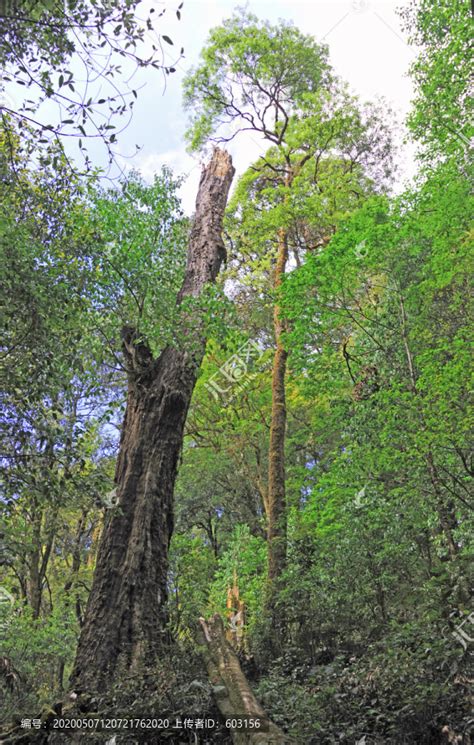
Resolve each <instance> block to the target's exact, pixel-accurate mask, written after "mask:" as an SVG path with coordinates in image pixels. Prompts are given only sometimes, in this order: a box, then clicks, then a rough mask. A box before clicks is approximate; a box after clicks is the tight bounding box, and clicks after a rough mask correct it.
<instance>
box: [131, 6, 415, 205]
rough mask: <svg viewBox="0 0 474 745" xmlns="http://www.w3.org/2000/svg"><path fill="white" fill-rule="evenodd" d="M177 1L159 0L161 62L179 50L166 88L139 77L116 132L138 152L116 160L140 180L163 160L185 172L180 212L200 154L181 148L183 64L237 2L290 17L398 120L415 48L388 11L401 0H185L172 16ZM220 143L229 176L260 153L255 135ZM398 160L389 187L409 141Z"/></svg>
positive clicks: (155, 78)
mask: <svg viewBox="0 0 474 745" xmlns="http://www.w3.org/2000/svg"><path fill="white" fill-rule="evenodd" d="M179 1H180V0H178V2H176V3H174V4H173V3H170V2H167V3H166V8H167V10H166V13H165V15H164V16H163V17H162V18H161V19H160V23H161V26H160V28H159V29H158V30H159V31H160V32H161V33H162V34H167V35H168V36H170V37H171V39H172V40H173V42H174V46H173V47H170V46H169V45H166V44H165V45H164V46H165V47H166V54H167V63H168V64H171V63H173V62H174V60H175V56H174V55H175V50H178V51H179V48H180V47H184V50H185V51H184V55H185V56H184V58H183V59H182V60H181V61H180V62H179V63H178V65H177V66H176V67H177V72H176V73H174V74H173V75H170V76H169V77H168V78H167V85H166V90H164V85H163V77H162V75H161V74H160V73H159V72H157V71H153V70H147V71H144V73H143V74H142V80H140V82H143V83H145V86H144V88H142V89H141V90H140V92H139V96H138V101H137V103H136V104H135V109H134V116H133V120H132V122H131V124H130V125H129V127H128V129H127V130H126V131H125V132H124V133H123V134H122V135H121V137H120V149H121V152H122V153H124V154H130V153H133V152H134V147H135V144H139V145H140V146H141V150H140V152H139V153H138V154H137V155H135V156H134V157H133V159H131V160H126V161H124V164H125V167H126V168H129V167H134V168H136V169H138V170H140V171H141V173H142V174H143V176H144V177H145V178H146V179H147V180H150V179H152V178H153V174H154V173H155V172H159V171H160V170H161V166H162V165H163V164H167V165H169V166H170V167H171V168H172V169H173V170H174V171H175V172H176V173H179V174H187V177H186V181H185V183H184V185H183V187H182V189H181V195H182V199H183V206H184V208H185V210H186V212H188V213H190V212H192V210H193V206H194V200H195V197H196V192H197V186H198V182H199V175H200V170H201V165H202V161H201V160H200V156H199V155H193V156H190V155H188V154H187V153H186V145H185V141H184V132H185V129H186V122H187V119H186V113H185V112H184V110H183V107H182V90H181V83H182V80H183V77H184V74H185V73H186V72H187V70H189V68H190V67H192V66H194V65H196V64H197V63H198V61H199V53H200V50H201V49H202V47H203V45H204V44H205V41H206V38H207V36H208V33H209V31H210V29H211V28H213V27H214V26H216V25H219V24H220V23H222V21H223V20H224V19H225V18H228V17H229V16H230V15H232V12H233V10H234V9H235V8H236V7H238V6H240V7H244V8H245V9H246V10H248V11H250V12H251V13H254V14H255V15H257V16H258V17H259V18H262V19H268V20H269V21H271V22H277V21H278V20H279V19H285V20H286V21H292V22H293V23H294V24H295V25H296V26H297V27H298V28H299V29H300V30H301V31H303V32H304V33H306V34H311V35H312V36H314V37H315V39H316V40H317V41H319V42H324V43H326V44H328V45H329V53H330V61H331V63H332V65H333V67H334V69H335V71H336V73H337V74H338V75H339V76H340V77H341V78H342V79H344V80H345V81H347V82H348V83H349V86H350V88H351V89H352V91H353V92H354V93H356V94H358V95H359V96H360V97H361V98H362V99H363V100H374V99H376V98H379V97H381V96H382V97H384V98H385V99H386V100H387V102H388V103H389V104H390V106H391V108H393V109H394V110H395V112H396V115H397V118H398V120H399V122H400V123H403V121H404V119H405V117H406V114H407V113H408V111H409V108H410V101H411V99H412V97H413V89H412V85H411V81H410V79H409V78H408V77H407V72H408V68H409V65H410V63H411V62H412V61H413V59H414V57H415V54H416V50H414V49H413V48H412V47H409V46H408V44H407V43H406V41H405V35H404V32H403V31H402V30H401V27H400V26H401V24H400V18H399V16H398V15H397V13H396V9H397V8H400V7H403V6H404V5H407V4H408V3H407V0H396V1H395V2H392V1H391V0H347V1H346V0H332V2H328V1H323V0H306V1H303V0H293V2H284V1H283V0H247V2H243V1H242V0H240V2H235V1H232V0H185V1H184V3H183V7H182V9H181V20H179V21H178V19H177V18H176V14H175V10H176V8H177V7H178V5H179ZM155 5H157V4H156V2H155ZM160 5H161V4H160ZM227 147H228V149H229V151H230V153H231V155H232V157H233V161H234V165H235V166H236V170H237V175H239V174H241V173H243V172H244V171H245V170H246V168H247V167H248V165H249V164H250V163H251V162H252V161H254V160H255V159H256V157H257V156H258V155H259V154H260V153H261V152H263V148H262V145H261V143H259V142H258V140H256V138H255V136H251V135H247V134H245V133H242V134H241V135H239V137H237V138H236V139H235V140H234V141H233V142H231V143H229V144H228V146H227ZM399 164H400V175H399V179H398V188H397V189H396V190H397V191H399V190H401V186H402V183H403V182H404V181H405V180H406V179H407V178H409V177H410V176H411V175H413V171H414V168H413V150H412V148H410V147H402V151H401V152H400V155H399ZM235 181H236V179H235V180H234V183H235Z"/></svg>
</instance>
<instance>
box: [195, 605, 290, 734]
mask: <svg viewBox="0 0 474 745" xmlns="http://www.w3.org/2000/svg"><path fill="white" fill-rule="evenodd" d="M199 621H200V623H201V627H202V631H203V640H202V641H203V653H204V658H205V661H206V666H207V671H208V673H209V679H210V681H211V684H212V687H213V691H214V697H215V699H216V703H217V706H218V708H219V711H220V712H221V714H222V717H223V718H224V719H235V718H243V717H245V718H246V719H254V720H255V719H257V720H259V724H260V725H261V726H260V727H259V728H258V729H251V730H249V729H247V730H245V729H240V730H238V729H236V730H231V735H232V741H233V742H234V743H235V744H236V745H264V744H265V745H269V744H270V743H272V745H283V743H289V742H290V739H289V738H288V737H287V736H286V735H285V733H284V732H283V731H282V730H281V729H280V728H279V727H277V726H276V724H274V723H273V722H272V721H271V720H270V719H269V718H268V715H267V714H266V712H265V711H264V709H263V708H262V707H261V706H260V704H259V703H258V701H257V699H256V698H255V696H254V694H253V692H252V689H251V688H250V686H249V684H248V681H247V678H246V677H245V675H244V674H243V672H242V669H241V667H240V663H239V660H238V658H237V655H236V654H235V652H234V651H233V649H232V647H231V646H230V644H229V643H228V641H227V640H226V638H225V632H224V624H223V623H222V619H221V617H220V616H219V615H218V614H216V615H215V616H213V617H212V618H211V619H210V620H209V621H205V620H204V618H200V619H199Z"/></svg>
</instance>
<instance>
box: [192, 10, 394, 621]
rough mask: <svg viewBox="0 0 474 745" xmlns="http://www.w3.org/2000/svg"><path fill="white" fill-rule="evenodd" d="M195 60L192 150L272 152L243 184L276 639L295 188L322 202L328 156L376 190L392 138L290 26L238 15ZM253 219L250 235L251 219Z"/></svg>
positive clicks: (350, 177) (340, 174) (341, 173)
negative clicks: (264, 323) (250, 136)
mask: <svg viewBox="0 0 474 745" xmlns="http://www.w3.org/2000/svg"><path fill="white" fill-rule="evenodd" d="M201 57H202V62H201V64H200V65H199V66H198V67H197V69H196V70H194V71H191V73H190V74H189V75H188V77H187V79H186V81H185V84H184V87H185V103H186V104H187V106H188V107H189V108H192V110H193V114H192V117H191V126H190V130H189V133H188V137H189V141H190V145H191V147H192V148H197V147H200V146H202V145H203V143H205V142H207V141H209V140H210V141H224V142H226V141H228V140H230V139H232V138H233V137H234V136H235V135H236V134H237V133H238V132H241V131H245V130H251V131H253V132H255V133H258V134H259V135H260V136H261V137H262V139H263V141H264V142H265V143H268V145H270V149H269V150H268V152H267V153H266V154H265V155H264V156H262V157H261V158H260V160H259V162H258V163H257V164H256V165H254V166H253V169H252V173H253V176H249V177H247V182H246V183H247V185H248V186H249V190H248V194H247V199H248V200H249V202H250V199H252V198H256V199H257V200H258V201H259V206H258V208H257V210H256V212H257V213H258V217H259V218H261V217H262V210H263V209H265V210H266V212H267V214H266V216H265V219H264V220H262V222H261V226H260V227H259V228H258V229H257V230H258V231H259V233H262V232H263V233H264V234H265V235H264V236H263V241H262V243H263V245H262V246H261V247H260V246H259V248H260V251H262V253H263V251H268V253H269V254H270V256H271V272H272V281H271V288H272V289H271V291H272V294H273V297H274V305H273V336H274V345H275V346H274V357H273V369H272V407H271V423H270V432H269V446H268V487H267V494H266V511H267V524H268V580H269V592H268V597H269V608H270V609H271V610H270V614H271V617H272V626H273V631H274V632H275V631H276V627H277V626H278V622H277V616H278V615H279V614H278V613H277V611H276V609H275V608H274V604H275V589H274V588H275V586H276V585H277V584H278V581H279V579H280V577H281V575H282V572H283V570H284V568H285V564H286V533H287V527H286V520H287V511H286V494H285V432H286V424H287V405H286V394H285V378H286V368H287V360H288V349H287V347H286V345H285V342H284V335H285V331H286V325H285V323H284V321H283V318H282V315H281V309H280V304H279V300H278V295H279V292H280V289H281V286H282V282H283V278H284V276H285V273H286V271H287V267H288V261H289V244H290V230H291V227H292V225H293V226H294V224H295V220H294V210H295V209H296V210H298V203H299V202H301V201H302V199H301V192H300V191H299V190H298V189H299V187H300V188H301V189H303V188H304V187H302V183H303V182H304V181H307V180H308V177H309V174H310V173H313V172H314V178H313V182H314V186H313V193H314V194H317V193H318V191H319V193H322V192H323V191H324V189H325V187H326V186H327V184H328V182H326V181H325V178H324V176H323V179H322V181H323V182H324V186H323V184H322V183H320V182H319V181H318V178H319V175H320V173H322V172H324V171H326V175H327V172H328V171H331V166H330V165H329V166H328V165H327V164H326V161H329V159H330V158H331V157H332V158H333V159H334V164H333V171H334V172H333V176H334V177H335V178H336V180H337V181H338V186H339V184H341V183H344V185H345V187H346V189H347V190H348V191H349V190H350V187H349V186H348V184H349V183H350V182H351V181H352V182H356V181H357V180H358V179H359V183H358V184H357V188H358V190H359V191H360V189H361V180H363V179H370V176H372V178H373V179H374V180H375V181H377V180H380V179H378V177H380V176H381V177H382V179H383V177H385V176H386V175H387V173H388V170H389V168H388V165H387V163H388V161H389V154H390V138H389V136H388V135H387V132H386V130H385V128H384V126H383V124H382V122H381V120H380V118H379V117H378V115H377V112H376V111H375V110H374V109H370V107H369V108H368V109H367V110H366V111H365V112H363V111H362V110H361V108H360V107H359V106H358V105H357V102H356V101H354V100H353V99H351V98H350V96H349V95H348V94H347V92H346V90H345V89H344V87H343V86H342V85H341V84H340V83H339V82H338V81H337V80H336V79H335V78H334V76H333V74H332V72H331V69H330V66H329V63H328V60H327V49H326V48H325V47H323V46H319V45H317V44H316V43H315V42H314V40H313V39H312V38H310V37H308V36H304V35H303V34H301V32H299V31H298V30H297V29H295V28H294V27H293V26H291V25H289V24H283V23H281V24H280V25H279V26H271V25H270V24H268V23H261V22H259V21H258V19H256V18H255V17H254V16H251V15H248V14H245V13H240V14H238V15H235V16H233V17H232V18H231V19H230V21H229V22H227V23H226V24H225V26H222V27H218V28H216V29H214V30H213V31H212V32H211V35H210V38H209V41H208V43H207V45H206V47H205V49H204V50H203V52H202V55H201ZM337 161H338V162H337ZM371 167H372V170H373V172H372V174H370V169H371ZM375 171H377V173H375ZM336 174H337V175H336ZM372 183H373V182H372ZM300 185H301V186H300ZM353 185H354V184H353ZM379 185H380V184H379ZM329 188H330V189H331V187H329ZM363 190H364V188H363V187H362V192H363ZM259 192H260V194H259ZM335 192H337V188H333V191H332V193H335ZM357 193H358V192H356V194H357ZM257 195H258V196H257ZM326 199H328V200H330V199H331V197H330V196H329V195H328V194H326V193H324V195H323V196H322V198H321V201H320V203H319V207H321V206H322V203H323V202H324V201H325V200H326ZM260 200H261V201H260ZM316 201H317V196H316ZM239 209H241V210H242V211H243V212H245V211H247V212H249V211H250V212H251V211H252V208H251V207H250V209H249V208H248V207H242V206H239ZM303 209H304V208H303ZM251 219H252V222H253V226H254V227H255V224H256V222H257V220H256V216H255V213H254V215H253V218H251ZM324 221H325V225H324V227H327V228H328V233H329V234H330V228H329V223H330V222H331V220H330V218H329V216H328V215H327V214H326V215H324V217H322V222H324ZM246 228H247V229H248V226H246ZM328 233H325V231H324V228H323V225H322V224H320V225H318V226H317V228H316V234H317V235H315V234H313V238H314V240H315V243H316V246H321V245H324V243H326V242H327V240H328V239H329V238H328Z"/></svg>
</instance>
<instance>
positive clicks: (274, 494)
mask: <svg viewBox="0 0 474 745" xmlns="http://www.w3.org/2000/svg"><path fill="white" fill-rule="evenodd" d="M287 260H288V240H287V234H286V230H285V229H284V228H281V229H280V231H279V235H278V255H277V262H276V267H275V278H274V287H275V289H276V290H278V288H279V287H280V286H281V283H282V281H283V276H284V274H285V269H286V263H287ZM273 326H274V333H275V344H276V348H275V355H274V358H273V372H272V413H271V423H270V443H269V452H268V492H267V526H268V527H267V542H268V544H267V545H268V586H267V600H266V606H267V612H268V615H269V619H270V625H271V627H272V631H273V632H276V631H277V628H278V627H281V626H282V624H281V623H279V620H278V619H277V614H276V609H275V604H274V600H275V592H276V589H277V583H278V579H279V577H280V576H281V574H282V572H283V571H284V569H285V566H286V532H287V529H286V520H287V515H286V493H285V433H286V397H285V375H286V362H287V359H288V352H287V351H286V350H285V348H284V346H283V342H282V334H283V330H284V329H283V322H282V319H281V309H280V306H279V304H278V302H277V303H276V305H275V308H274V312H273ZM280 620H281V618H280Z"/></svg>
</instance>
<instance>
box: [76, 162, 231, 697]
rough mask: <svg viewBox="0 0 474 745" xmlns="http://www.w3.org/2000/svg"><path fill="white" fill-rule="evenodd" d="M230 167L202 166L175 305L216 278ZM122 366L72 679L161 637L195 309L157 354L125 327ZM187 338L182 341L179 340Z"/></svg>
mask: <svg viewBox="0 0 474 745" xmlns="http://www.w3.org/2000/svg"><path fill="white" fill-rule="evenodd" d="M233 174H234V169H233V167H232V160H231V158H230V156H229V155H228V154H227V153H226V152H225V151H221V150H219V149H216V150H215V151H214V154H213V156H212V159H211V161H210V163H209V164H208V166H207V167H206V168H204V169H203V173H202V176H201V182H200V185H199V191H198V195H197V200H196V212H195V217H194V221H193V226H192V229H191V234H190V240H189V247H188V258H187V266H186V271H185V277H184V281H183V284H182V287H181V290H180V292H179V294H178V298H177V302H178V304H179V303H181V301H182V300H183V299H184V298H186V297H189V296H191V297H198V296H199V295H200V294H201V292H202V290H203V288H204V287H205V285H206V284H207V283H210V282H213V281H214V280H215V278H216V276H217V274H218V272H219V269H220V266H221V263H222V260H223V258H224V256H225V251H224V245H223V242H222V237H221V231H222V220H223V215H224V210H225V207H226V203H227V197H228V193H229V189H230V185H231V182H232V177H233ZM122 337H123V351H124V358H125V360H126V363H127V369H128V398H127V408H126V413H125V417H124V421H123V426H122V434H121V440H120V448H119V455H118V460H117V466H116V473H115V482H116V489H117V491H116V506H115V507H114V508H113V509H111V510H109V512H108V513H107V518H106V523H105V526H104V530H103V533H102V536H101V540H100V545H99V550H98V556H97V564H96V570H95V574H94V580H93V585H92V589H91V593H90V596H89V600H88V604H87V609H86V613H85V618H84V625H83V628H82V631H81V635H80V639H79V645H78V650H77V655H76V660H75V664H74V668H73V672H72V676H71V684H72V686H73V687H74V688H75V690H76V691H80V692H91V691H97V690H101V689H104V688H107V687H108V685H109V684H110V682H111V681H112V679H113V677H114V674H115V673H116V671H117V667H118V666H119V665H120V667H122V665H124V666H125V669H133V668H134V667H136V666H137V665H139V664H140V663H142V662H144V661H148V662H149V661H150V660H152V659H153V657H154V656H156V654H157V653H158V652H159V650H160V647H161V646H162V643H163V641H164V640H165V638H166V621H167V619H166V612H165V603H166V599H167V572H168V547H169V542H170V539H171V534H172V530H173V490H174V483H175V478H176V472H177V464H178V458H179V455H180V451H181V447H182V440H183V430H184V424H185V420H186V415H187V411H188V407H189V403H190V400H191V396H192V392H193V388H194V385H195V381H196V377H197V372H198V368H199V365H200V364H201V361H202V357H203V355H204V351H205V338H204V334H203V332H202V330H200V323H199V318H196V317H193V318H191V317H190V316H189V314H188V317H187V318H186V319H185V332H184V337H185V339H187V341H189V342H190V345H191V343H192V352H191V351H190V347H189V348H188V345H187V343H185V344H184V345H181V346H179V347H171V346H169V347H167V348H165V349H164V350H163V352H162V353H161V354H160V356H159V357H158V358H157V359H153V356H152V354H151V352H150V350H149V348H148V346H147V344H146V342H144V341H143V340H142V339H140V338H139V337H138V335H137V334H136V332H135V330H134V329H133V328H130V327H125V328H124V329H123V333H122ZM184 347H186V348H184Z"/></svg>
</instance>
